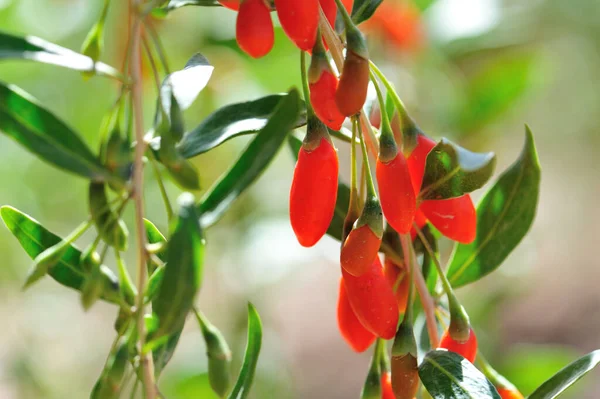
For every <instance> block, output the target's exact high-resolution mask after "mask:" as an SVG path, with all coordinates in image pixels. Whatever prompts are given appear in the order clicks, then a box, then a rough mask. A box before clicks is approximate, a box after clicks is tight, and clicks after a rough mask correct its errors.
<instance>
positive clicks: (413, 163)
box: [406, 134, 436, 195]
mask: <svg viewBox="0 0 600 399" xmlns="http://www.w3.org/2000/svg"><path fill="white" fill-rule="evenodd" d="M435 145H436V142H435V141H433V140H432V139H430V138H429V137H427V136H425V135H422V134H420V135H418V136H417V146H416V147H415V148H414V149H413V151H412V152H411V153H410V156H409V157H408V159H407V160H406V162H407V163H408V170H409V171H410V178H411V181H412V183H413V187H414V189H415V194H417V195H418V194H419V192H420V191H421V184H422V183H423V175H424V174H425V163H426V161H427V155H428V154H429V152H430V151H431V150H432V149H433V147H435Z"/></svg>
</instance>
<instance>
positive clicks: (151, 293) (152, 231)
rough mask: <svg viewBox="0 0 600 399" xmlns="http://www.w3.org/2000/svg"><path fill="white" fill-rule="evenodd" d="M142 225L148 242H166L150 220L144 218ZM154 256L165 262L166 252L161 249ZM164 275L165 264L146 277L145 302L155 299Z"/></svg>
mask: <svg viewBox="0 0 600 399" xmlns="http://www.w3.org/2000/svg"><path fill="white" fill-rule="evenodd" d="M144 225H145V226H146V238H147V239H148V243H149V244H166V243H167V239H166V238H165V236H164V235H163V234H162V233H161V232H160V230H159V229H158V227H156V226H155V225H154V223H152V222H151V221H150V220H148V219H144ZM156 256H157V257H158V258H159V259H160V260H161V261H163V262H166V252H165V251H164V250H163V251H161V252H159V253H157V254H156ZM164 275H165V266H162V267H159V268H156V269H154V270H153V271H152V274H151V275H150V278H149V279H148V284H147V286H146V294H145V297H146V302H149V301H154V299H156V295H157V294H158V289H159V288H160V285H161V283H162V280H163V278H164Z"/></svg>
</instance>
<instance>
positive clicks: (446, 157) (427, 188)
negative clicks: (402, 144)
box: [419, 139, 496, 200]
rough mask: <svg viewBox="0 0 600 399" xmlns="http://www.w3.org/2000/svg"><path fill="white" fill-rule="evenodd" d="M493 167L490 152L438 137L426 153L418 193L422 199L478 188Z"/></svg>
mask: <svg viewBox="0 0 600 399" xmlns="http://www.w3.org/2000/svg"><path fill="white" fill-rule="evenodd" d="M495 167H496V155H495V154H494V153H493V152H487V153H475V152H471V151H468V150H466V149H464V148H462V147H461V146H459V145H457V144H454V143H453V142H451V141H450V140H447V139H442V140H440V142H439V143H438V144H437V145H436V146H435V147H433V149H432V150H431V152H430V153H429V155H427V163H426V164H425V174H424V176H423V184H422V185H421V192H420V194H419V196H420V197H421V198H422V199H424V200H428V199H430V200H439V199H446V198H454V197H460V196H461V195H464V194H467V193H470V192H471V191H474V190H477V189H478V188H481V187H482V186H483V185H484V184H485V183H486V182H487V181H488V180H489V178H490V177H491V176H492V174H493V173H494V168H495Z"/></svg>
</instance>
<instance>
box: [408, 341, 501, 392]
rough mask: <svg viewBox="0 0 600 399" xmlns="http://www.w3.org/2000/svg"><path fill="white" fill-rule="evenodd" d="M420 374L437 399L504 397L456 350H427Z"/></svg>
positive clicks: (420, 367) (428, 390)
mask: <svg viewBox="0 0 600 399" xmlns="http://www.w3.org/2000/svg"><path fill="white" fill-rule="evenodd" d="M419 377H420V378H421V381H422V382H423V385H424V386H425V388H427V392H429V393H430V394H431V396H432V398H433V399H447V398H453V399H500V395H498V391H496V388H494V386H493V385H492V383H491V382H489V381H488V380H487V378H485V376H484V375H483V374H482V373H481V372H480V371H479V370H477V368H475V366H473V364H471V362H469V361H468V360H466V359H464V358H463V357H462V356H460V355H458V354H456V353H454V352H450V351H446V350H434V351H431V352H429V353H427V354H426V355H425V358H424V359H423V361H422V362H421V364H420V366H419Z"/></svg>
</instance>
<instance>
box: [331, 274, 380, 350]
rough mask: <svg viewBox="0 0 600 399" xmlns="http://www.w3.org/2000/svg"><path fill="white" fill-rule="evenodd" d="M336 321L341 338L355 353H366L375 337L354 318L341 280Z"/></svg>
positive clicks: (354, 315)
mask: <svg viewBox="0 0 600 399" xmlns="http://www.w3.org/2000/svg"><path fill="white" fill-rule="evenodd" d="M337 319H338V328H339V329H340V333H341V334H342V337H344V340H346V342H347V343H348V345H350V347H351V348H352V350H354V351H355V352H364V351H366V350H367V349H368V348H369V346H371V344H372V343H373V341H375V335H374V334H373V333H372V332H370V331H368V330H367V329H366V328H364V327H363V325H362V324H361V323H360V321H358V319H357V318H356V314H355V313H354V310H352V307H351V306H350V301H349V300H348V294H347V293H346V287H345V286H344V280H343V279H340V292H339V297H338V307H337Z"/></svg>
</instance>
